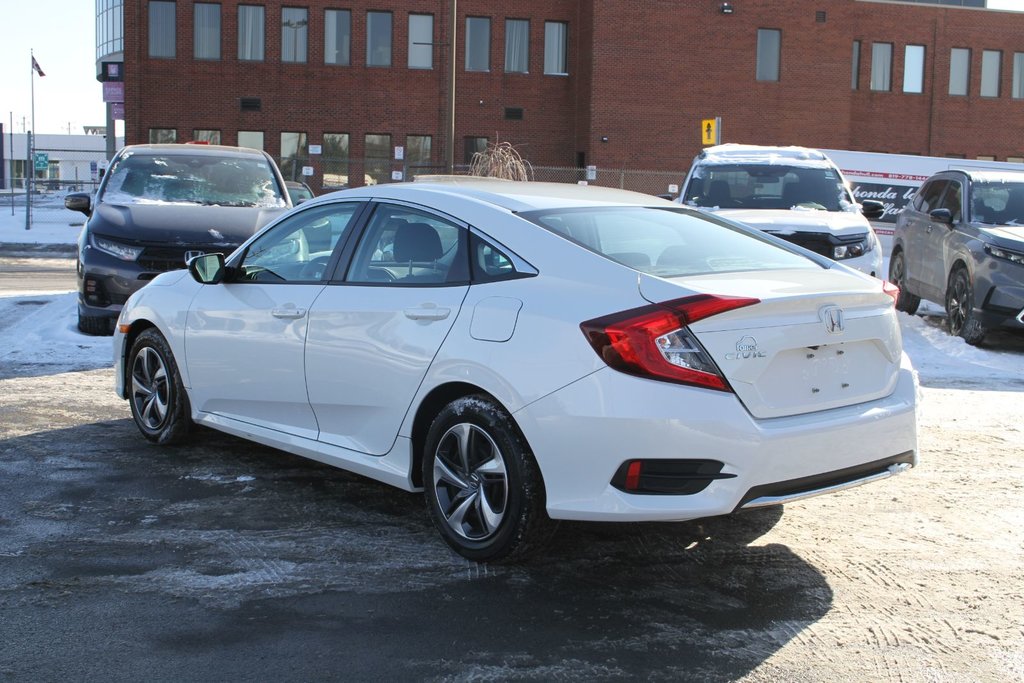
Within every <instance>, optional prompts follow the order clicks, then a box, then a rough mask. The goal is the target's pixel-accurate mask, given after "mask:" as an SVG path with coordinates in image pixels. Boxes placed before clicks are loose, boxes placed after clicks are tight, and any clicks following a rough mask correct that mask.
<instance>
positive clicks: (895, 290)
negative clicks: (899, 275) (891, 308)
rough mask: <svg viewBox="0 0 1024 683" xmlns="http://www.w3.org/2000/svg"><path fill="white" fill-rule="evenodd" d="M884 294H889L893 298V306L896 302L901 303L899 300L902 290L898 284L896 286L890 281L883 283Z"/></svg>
mask: <svg viewBox="0 0 1024 683" xmlns="http://www.w3.org/2000/svg"><path fill="white" fill-rule="evenodd" d="M882 292H884V293H885V294H888V295H889V296H891V297H892V303H893V305H895V304H896V302H897V301H899V298H900V288H899V287H898V286H897V285H896V284H894V283H892V282H889V281H888V280H883V281H882Z"/></svg>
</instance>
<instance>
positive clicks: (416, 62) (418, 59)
mask: <svg viewBox="0 0 1024 683" xmlns="http://www.w3.org/2000/svg"><path fill="white" fill-rule="evenodd" d="M409 68H410V69H433V68H434V15H432V14H410V15H409Z"/></svg>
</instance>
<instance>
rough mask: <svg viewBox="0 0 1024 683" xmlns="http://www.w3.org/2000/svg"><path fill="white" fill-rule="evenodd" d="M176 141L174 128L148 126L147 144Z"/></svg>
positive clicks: (176, 133) (176, 136)
mask: <svg viewBox="0 0 1024 683" xmlns="http://www.w3.org/2000/svg"><path fill="white" fill-rule="evenodd" d="M177 141H178V131H177V130H175V129H174V128H150V129H149V144H151V145H163V144H172V143H175V142H177Z"/></svg>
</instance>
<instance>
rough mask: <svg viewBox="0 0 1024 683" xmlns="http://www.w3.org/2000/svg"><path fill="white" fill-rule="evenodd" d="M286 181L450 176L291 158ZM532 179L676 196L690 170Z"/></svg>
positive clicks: (572, 171) (576, 172) (321, 187)
mask: <svg viewBox="0 0 1024 683" xmlns="http://www.w3.org/2000/svg"><path fill="white" fill-rule="evenodd" d="M277 163H278V165H279V166H280V167H281V172H282V174H283V175H284V177H285V180H295V181H301V182H305V183H306V184H307V185H309V186H310V187H312V188H313V190H314V191H316V192H317V193H320V192H331V191H333V190H342V189H345V188H348V187H361V186H363V185H380V184H384V183H393V182H407V181H411V180H415V179H416V178H417V177H419V176H424V175H439V174H444V173H446V170H445V167H444V165H429V164H416V163H411V162H407V161H403V160H390V159H331V158H327V157H319V156H317V157H289V158H285V159H278V160H277ZM527 170H528V175H529V177H530V179H531V180H536V181H543V182H552V183H572V184H578V183H585V184H588V185H597V186H600V187H616V188H619V189H623V190H632V191H634V192H642V193H644V194H652V195H659V194H675V193H677V192H678V189H673V186H678V185H680V184H681V183H682V181H683V178H684V177H685V175H686V171H643V170H635V169H625V168H622V169H607V168H594V167H590V168H573V167H557V166H532V167H528V169H527ZM454 171H455V174H456V175H468V174H469V165H468V164H460V165H457V166H455V169H454Z"/></svg>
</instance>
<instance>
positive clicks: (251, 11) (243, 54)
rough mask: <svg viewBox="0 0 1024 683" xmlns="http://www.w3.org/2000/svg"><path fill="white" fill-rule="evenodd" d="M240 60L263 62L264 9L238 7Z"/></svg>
mask: <svg viewBox="0 0 1024 683" xmlns="http://www.w3.org/2000/svg"><path fill="white" fill-rule="evenodd" d="M238 59H240V60H242V61H248V62H262V61H263V7H261V6H259V5H239V6H238Z"/></svg>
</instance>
